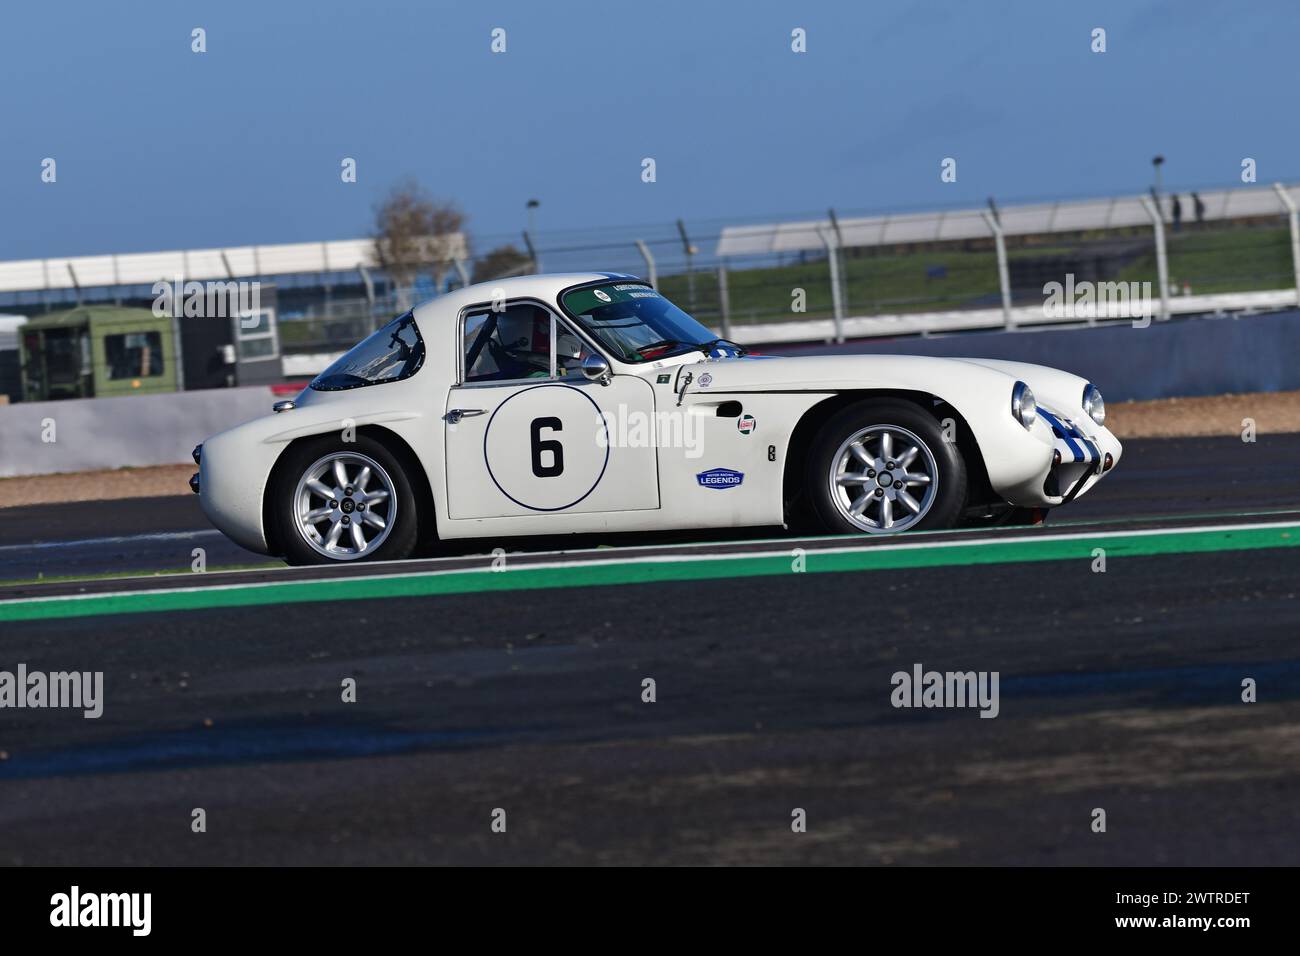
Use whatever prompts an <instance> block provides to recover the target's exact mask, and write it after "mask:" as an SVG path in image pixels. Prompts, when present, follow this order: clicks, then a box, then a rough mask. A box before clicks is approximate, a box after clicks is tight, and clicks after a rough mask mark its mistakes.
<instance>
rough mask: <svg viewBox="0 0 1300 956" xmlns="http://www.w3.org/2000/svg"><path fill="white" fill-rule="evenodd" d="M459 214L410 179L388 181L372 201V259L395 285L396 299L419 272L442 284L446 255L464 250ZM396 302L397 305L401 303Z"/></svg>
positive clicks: (447, 261)
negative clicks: (383, 191)
mask: <svg viewBox="0 0 1300 956" xmlns="http://www.w3.org/2000/svg"><path fill="white" fill-rule="evenodd" d="M464 225H465V214H464V213H462V212H461V211H460V207H458V206H457V205H456V204H455V203H454V202H452V201H450V200H442V199H435V198H434V197H433V196H431V195H429V193H428V192H427V191H426V190H425V189H424V187H422V186H421V185H420V184H419V183H417V182H416V181H415V180H406V181H405V182H402V183H399V184H397V185H396V186H394V187H393V188H392V189H391V190H390V191H389V193H388V195H387V196H385V197H384V199H383V201H382V202H380V203H379V204H378V205H377V206H375V234H374V240H375V258H376V259H377V260H378V262H379V264H380V265H381V266H382V267H383V269H384V271H385V272H387V273H388V277H389V278H390V279H391V280H392V282H393V284H394V285H395V286H396V287H397V289H398V296H399V299H401V300H405V299H407V298H408V297H409V289H410V287H411V285H412V284H413V283H414V282H415V278H416V276H417V275H419V274H420V273H421V272H423V271H426V270H427V271H432V272H433V274H434V281H435V283H436V284H437V285H439V286H441V285H442V280H443V278H445V276H446V274H447V270H448V269H449V268H450V266H451V265H452V260H453V259H454V258H455V257H456V256H457V255H464V254H465V249H464V246H463V243H462V236H461V235H460V234H461V230H462V228H463V227H464ZM407 305H409V303H408V302H406V301H399V303H398V307H399V308H406V307H407Z"/></svg>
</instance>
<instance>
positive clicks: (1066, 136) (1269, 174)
mask: <svg viewBox="0 0 1300 956" xmlns="http://www.w3.org/2000/svg"><path fill="white" fill-rule="evenodd" d="M196 26H201V27H204V28H205V29H206V30H207V42H208V52H207V53H205V54H202V55H199V54H194V53H192V52H191V51H190V31H191V29H192V28H194V27H196ZM494 27H502V28H504V29H505V30H506V31H507V45H508V50H507V52H506V53H505V54H499V55H494V54H492V53H491V52H490V50H489V43H490V31H491V30H492V29H493V28H494ZM795 27H803V28H804V29H806V30H807V35H808V52H807V53H806V54H802V55H798V54H794V53H792V52H791V51H790V31H791V30H792V29H793V28H795ZM1094 27H1104V28H1105V29H1106V31H1107V52H1106V53H1104V54H1094V53H1092V52H1090V49H1089V42H1090V40H1089V34H1090V31H1091V30H1092V28H1094ZM1297 37H1300V4H1296V3H1294V2H1280V0H1279V2H1276V3H1274V4H1268V3H1254V4H1249V5H1242V4H1227V3H1212V2H1198V0H1177V2H1175V0H1122V2H1090V3H1066V2H1062V0H1024V2H969V0H953V2H938V0H915V2H907V0H899V2H895V3H884V2H872V3H867V2H825V0H822V2H814V0H784V2H773V0H744V2H741V0H728V2H717V0H712V2H710V0H694V2H677V0H655V2H651V3H635V4H634V3H626V2H609V0H607V2H604V3H597V2H566V0H553V2H547V3H539V2H536V0H532V2H522V3H515V2H500V0H479V2H473V3H469V2H464V3H445V2H428V0H425V2H397V0H394V2H383V0H376V2H370V3H366V2H336V0H314V2H300V0H280V2H271V0H261V2H244V0H221V2H212V0H202V2H179V0H158V2H154V0H135V2H120V3H105V2H103V0H93V2H89V0H88V2H75V3H69V2H60V0H44V2H41V3H20V2H8V3H5V4H3V5H2V6H0V259H15V258H39V257H44V256H61V255H88V254H96V253H108V252H130V251H149V250H156V249H171V248H184V247H206V246H220V245H245V244H252V243H269V242H295V241H310V240H321V239H342V238H352V237H357V236H361V235H366V234H368V233H369V230H370V224H371V220H372V207H373V205H374V203H375V201H376V200H377V199H378V198H379V197H380V196H381V195H382V194H383V193H384V192H385V191H386V190H387V189H388V188H389V187H390V186H391V185H392V183H393V182H395V181H397V180H399V179H402V178H404V177H407V176H414V177H416V178H417V179H419V180H420V181H421V182H423V183H424V184H425V185H426V186H427V187H428V188H429V189H430V190H431V191H432V192H434V193H435V194H437V195H440V196H444V197H448V198H453V199H455V200H457V201H458V202H459V203H460V204H461V205H462V207H463V208H464V210H465V211H466V213H467V214H468V215H469V218H470V228H471V231H472V233H473V235H474V237H475V243H476V247H477V249H478V250H480V251H481V250H483V249H484V248H486V247H487V246H489V245H492V244H494V243H495V242H496V241H497V240H499V239H502V238H511V237H514V236H517V235H518V231H519V230H520V229H521V228H522V227H523V225H524V223H525V214H524V203H525V202H526V200H527V199H528V198H530V197H532V196H536V197H537V198H539V199H540V200H541V202H542V207H541V209H540V210H539V218H538V231H539V232H540V233H541V234H542V237H543V240H546V239H547V238H548V234H549V238H550V239H551V240H552V241H560V240H561V239H563V241H566V242H572V241H581V239H582V236H583V235H590V236H591V237H592V238H593V239H596V238H601V237H608V236H610V235H613V234H616V233H626V232H627V229H626V228H624V227H632V226H640V225H641V224H654V227H655V228H656V229H658V230H659V231H663V230H664V229H665V228H670V224H671V222H672V220H673V219H675V218H676V217H678V216H681V217H683V218H685V219H686V220H687V222H688V224H691V225H692V228H694V229H698V230H701V231H708V230H709V229H710V228H712V229H714V230H716V227H717V226H718V225H720V224H722V223H725V222H731V221H735V222H739V221H753V220H759V221H765V220H768V219H778V218H782V217H786V216H796V215H800V214H807V213H820V212H821V211H823V210H825V209H826V208H827V207H828V206H834V207H836V209H837V210H842V211H844V212H846V213H847V212H850V211H857V212H862V211H876V210H905V209H912V208H935V207H944V206H960V205H969V204H978V203H982V202H983V201H984V199H985V197H987V196H989V195H994V196H996V197H998V199H999V200H1000V201H1002V202H1004V203H1006V202H1012V201H1016V200H1030V199H1039V198H1055V197H1075V196H1093V195H1105V194H1109V193H1129V192H1136V191H1142V190H1144V189H1146V188H1147V186H1148V185H1149V183H1150V172H1151V167H1150V158H1151V156H1152V155H1154V154H1155V153H1157V152H1160V153H1163V154H1164V155H1165V156H1166V157H1167V158H1168V163H1167V165H1166V167H1165V169H1166V183H1167V184H1169V185H1173V186H1183V187H1188V188H1191V187H1206V186H1215V185H1219V186H1224V185H1233V184H1236V183H1238V182H1239V180H1238V178H1237V177H1238V175H1239V170H1240V163H1241V160H1242V158H1243V157H1246V156H1249V157H1252V158H1254V159H1256V160H1257V162H1258V164H1259V177H1260V181H1261V183H1264V182H1269V181H1272V180H1274V179H1284V180H1294V179H1296V178H1298V177H1300V155H1298V154H1297V146H1300V132H1298V130H1297V126H1298V124H1297V121H1296V109H1295V103H1294V92H1295V85H1296V83H1295V79H1294V62H1295V44H1296V42H1297ZM345 156H351V157H355V158H356V160H357V162H358V173H359V181H358V182H357V183H355V184H345V183H343V182H341V181H340V177H339V169H340V167H339V164H340V161H341V159H342V158H343V157H345ZM647 156H649V157H653V158H654V159H655V161H656V164H657V182H655V183H653V184H647V183H643V182H642V181H641V178H640V172H641V160H642V158H643V157H647ZM947 156H951V157H955V158H956V159H957V161H958V179H957V182H956V183H949V184H945V183H942V182H940V179H939V163H940V161H941V160H942V159H943V158H944V157H947ZM45 157H54V158H55V159H56V160H57V162H58V182H57V183H55V184H44V183H42V182H41V181H40V164H41V160H42V159H43V158H45Z"/></svg>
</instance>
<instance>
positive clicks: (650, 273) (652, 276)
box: [636, 239, 659, 290]
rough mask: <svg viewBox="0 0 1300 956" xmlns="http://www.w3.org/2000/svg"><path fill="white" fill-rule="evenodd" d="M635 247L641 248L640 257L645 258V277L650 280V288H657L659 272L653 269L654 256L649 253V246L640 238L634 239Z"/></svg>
mask: <svg viewBox="0 0 1300 956" xmlns="http://www.w3.org/2000/svg"><path fill="white" fill-rule="evenodd" d="M636 247H637V248H638V249H640V250H641V258H642V259H644V260H645V268H646V278H647V279H649V280H650V288H652V289H656V290H657V289H658V288H659V273H658V271H657V270H656V269H655V257H654V256H652V255H650V247H649V246H647V245H646V244H645V243H644V242H642V241H641V240H640V239H638V240H636Z"/></svg>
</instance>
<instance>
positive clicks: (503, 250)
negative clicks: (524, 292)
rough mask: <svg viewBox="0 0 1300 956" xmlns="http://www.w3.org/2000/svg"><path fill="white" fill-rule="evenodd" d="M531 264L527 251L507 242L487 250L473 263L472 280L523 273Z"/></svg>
mask: <svg viewBox="0 0 1300 956" xmlns="http://www.w3.org/2000/svg"><path fill="white" fill-rule="evenodd" d="M532 265H533V261H532V259H530V258H528V253H526V252H521V251H520V250H519V249H518V248H516V247H515V246H513V245H511V244H509V243H507V244H506V245H504V246H497V247H496V248H495V249H490V250H488V251H487V252H486V253H484V254H483V256H482V258H480V259H479V260H478V261H477V262H475V263H474V281H475V282H486V281H488V280H489V279H504V278H506V277H507V276H518V275H525V274H527V273H528V272H529V270H531V269H532Z"/></svg>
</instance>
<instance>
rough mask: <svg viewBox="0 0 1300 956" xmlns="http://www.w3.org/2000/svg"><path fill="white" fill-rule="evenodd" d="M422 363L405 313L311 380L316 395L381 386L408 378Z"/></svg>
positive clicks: (419, 344) (418, 342)
mask: <svg viewBox="0 0 1300 956" xmlns="http://www.w3.org/2000/svg"><path fill="white" fill-rule="evenodd" d="M423 362H424V340H423V339H421V338H420V330H419V329H417V328H416V327H415V317H414V316H413V315H412V314H411V313H410V312H407V313H405V314H404V315H399V316H398V317H397V318H395V319H393V321H391V322H389V323H388V324H387V325H385V326H384V327H383V328H382V329H379V330H378V331H376V332H373V333H371V334H370V335H368V336H366V337H365V338H364V339H362V340H361V341H360V342H359V343H358V344H356V345H354V346H353V347H352V349H351V350H350V351H348V352H345V353H344V354H343V356H342V358H340V359H339V360H338V361H336V362H335V363H334V364H333V365H331V366H330V367H329V368H327V369H326V370H325V371H323V372H321V373H320V374H319V375H317V376H316V377H315V378H314V379H312V382H311V387H312V388H314V389H316V390H317V391H319V392H336V391H339V390H340V389H344V388H361V387H362V386H363V385H382V384H383V383H384V382H397V381H400V380H401V379H404V378H410V377H411V376H412V375H414V374H415V373H416V372H418V371H419V369H420V365H421V364H422V363H423Z"/></svg>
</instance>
